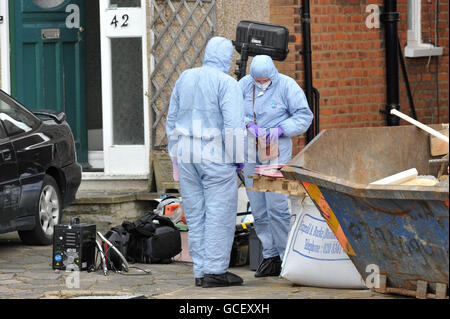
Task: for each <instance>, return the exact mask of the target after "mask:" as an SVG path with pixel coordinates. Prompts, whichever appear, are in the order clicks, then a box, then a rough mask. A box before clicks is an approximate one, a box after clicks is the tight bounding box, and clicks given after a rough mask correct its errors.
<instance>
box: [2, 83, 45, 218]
mask: <svg viewBox="0 0 450 319" xmlns="http://www.w3.org/2000/svg"><path fill="white" fill-rule="evenodd" d="M0 122H1V123H2V125H3V128H4V131H5V132H6V135H7V136H8V139H9V142H8V146H7V147H5V149H9V150H11V154H12V155H11V158H9V162H8V163H6V164H5V165H7V167H8V169H10V170H11V173H10V174H11V175H12V174H14V181H12V180H11V182H9V184H10V185H7V186H4V189H5V191H6V196H9V198H10V200H8V201H7V204H8V206H9V208H8V214H6V213H5V216H6V215H7V217H6V218H15V217H23V216H30V215H32V214H34V213H35V210H36V207H37V206H38V200H39V192H40V187H41V185H42V180H43V178H44V175H45V169H46V165H49V164H50V162H51V159H52V158H51V149H52V145H49V144H48V143H47V142H48V141H49V140H50V138H49V137H47V136H45V135H44V134H42V133H41V132H39V127H40V126H41V121H40V120H39V119H38V118H37V117H36V116H34V115H33V114H32V113H31V112H30V111H28V110H27V109H25V108H24V107H22V106H20V105H19V104H18V103H17V101H15V100H14V99H12V98H11V97H10V96H8V95H7V94H5V93H4V92H1V91H0ZM43 150H45V152H44V151H43ZM44 153H45V154H44ZM11 178H12V176H11ZM5 187H6V188H5Z"/></svg>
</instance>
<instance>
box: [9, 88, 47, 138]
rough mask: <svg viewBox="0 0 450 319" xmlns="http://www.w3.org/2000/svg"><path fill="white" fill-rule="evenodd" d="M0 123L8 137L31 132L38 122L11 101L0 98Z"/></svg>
mask: <svg viewBox="0 0 450 319" xmlns="http://www.w3.org/2000/svg"><path fill="white" fill-rule="evenodd" d="M0 121H1V122H2V123H3V126H4V128H5V130H6V133H7V134H8V135H9V136H13V135H18V134H22V133H25V132H29V131H32V130H33V129H34V128H36V126H37V125H38V124H39V123H40V121H39V120H38V119H37V118H36V117H34V116H33V115H32V114H30V113H28V112H27V111H25V110H23V109H22V108H20V107H19V106H18V105H16V104H15V103H14V102H13V101H9V100H8V99H6V98H4V97H3V96H0Z"/></svg>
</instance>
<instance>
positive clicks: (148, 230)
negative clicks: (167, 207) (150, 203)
mask: <svg viewBox="0 0 450 319" xmlns="http://www.w3.org/2000/svg"><path fill="white" fill-rule="evenodd" d="M122 227H123V228H124V229H125V230H126V231H127V232H128V233H129V234H130V240H129V243H128V248H127V255H126V258H127V260H129V261H130V262H138V263H147V264H151V263H153V264H154V263H171V262H172V257H174V256H176V255H178V254H179V253H180V252H181V236H180V231H179V230H178V229H177V227H176V226H175V224H174V223H173V222H172V221H171V220H170V218H168V217H164V216H159V215H157V214H155V213H154V212H149V213H147V214H145V215H144V216H143V217H142V218H140V219H138V220H136V221H134V222H123V223H122Z"/></svg>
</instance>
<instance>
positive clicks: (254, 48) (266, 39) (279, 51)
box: [233, 21, 289, 80]
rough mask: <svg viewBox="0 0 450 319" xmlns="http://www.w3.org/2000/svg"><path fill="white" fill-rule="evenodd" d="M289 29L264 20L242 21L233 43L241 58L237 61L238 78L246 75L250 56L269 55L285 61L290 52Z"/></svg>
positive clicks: (236, 72)
mask: <svg viewBox="0 0 450 319" xmlns="http://www.w3.org/2000/svg"><path fill="white" fill-rule="evenodd" d="M288 43H289V30H288V29H287V28H286V27H283V26H280V25H275V24H269V23H264V22H253V21H241V22H239V24H238V26H237V30H236V40H235V41H233V45H234V47H235V49H236V51H237V52H238V53H240V54H241V58H240V59H239V60H237V61H236V64H237V65H238V67H239V68H238V70H236V71H235V72H234V73H235V74H236V75H237V77H238V80H240V79H241V78H242V77H244V76H245V73H246V70H247V61H248V57H249V56H255V55H268V56H270V57H271V58H272V59H273V60H276V61H284V60H285V59H286V57H287V55H288V53H289V48H288Z"/></svg>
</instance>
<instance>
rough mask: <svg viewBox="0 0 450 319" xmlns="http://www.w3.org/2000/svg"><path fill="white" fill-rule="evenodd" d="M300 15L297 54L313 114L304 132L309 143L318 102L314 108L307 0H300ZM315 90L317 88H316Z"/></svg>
mask: <svg viewBox="0 0 450 319" xmlns="http://www.w3.org/2000/svg"><path fill="white" fill-rule="evenodd" d="M299 13H300V16H301V17H302V36H303V48H302V50H300V51H299V54H301V55H302V56H303V65H304V70H305V82H304V91H305V95H306V99H307V100H308V105H309V108H310V109H311V112H313V114H314V120H313V124H312V125H311V126H310V127H309V129H308V131H307V132H306V143H309V142H310V141H311V140H312V139H313V138H314V136H315V135H316V133H317V132H316V131H318V122H319V113H318V103H317V106H316V108H314V99H313V94H314V88H313V83H312V59H311V21H310V6H309V0H302V7H301V8H300V10H299ZM316 91H317V90H316ZM316 99H318V91H317V94H316Z"/></svg>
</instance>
